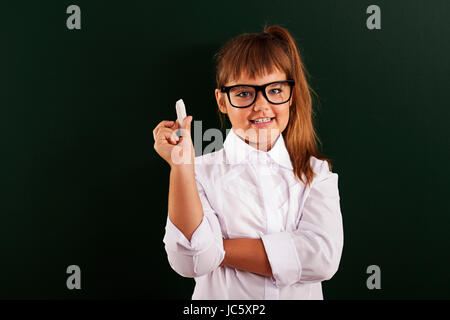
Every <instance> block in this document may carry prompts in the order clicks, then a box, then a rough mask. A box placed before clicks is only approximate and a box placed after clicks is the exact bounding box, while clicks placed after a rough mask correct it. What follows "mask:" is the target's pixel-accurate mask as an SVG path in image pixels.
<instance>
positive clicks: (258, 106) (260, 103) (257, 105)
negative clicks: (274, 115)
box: [253, 91, 269, 111]
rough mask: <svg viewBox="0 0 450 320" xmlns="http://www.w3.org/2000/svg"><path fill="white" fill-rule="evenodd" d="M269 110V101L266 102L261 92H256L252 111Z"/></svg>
mask: <svg viewBox="0 0 450 320" xmlns="http://www.w3.org/2000/svg"><path fill="white" fill-rule="evenodd" d="M267 108H269V101H267V100H266V98H265V97H264V94H263V93H262V91H260V92H258V95H257V96H256V100H255V102H254V105H253V110H255V111H259V110H264V109H267Z"/></svg>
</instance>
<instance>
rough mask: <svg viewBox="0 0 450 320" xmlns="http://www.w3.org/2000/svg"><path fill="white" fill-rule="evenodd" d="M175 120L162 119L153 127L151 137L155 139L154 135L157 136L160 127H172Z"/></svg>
mask: <svg viewBox="0 0 450 320" xmlns="http://www.w3.org/2000/svg"><path fill="white" fill-rule="evenodd" d="M175 122H176V121H171V120H163V121H161V122H160V123H158V125H157V126H156V127H155V129H153V139H155V140H156V139H157V138H156V137H157V136H158V133H159V130H160V129H162V128H172V127H174V125H175Z"/></svg>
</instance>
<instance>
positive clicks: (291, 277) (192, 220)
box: [153, 26, 343, 300]
mask: <svg viewBox="0 0 450 320" xmlns="http://www.w3.org/2000/svg"><path fill="white" fill-rule="evenodd" d="M305 73H306V71H305V69H304V66H303V64H302V61H301V59H300V56H299V53H298V50H297V47H296V45H295V42H294V40H293V38H292V36H291V35H290V34H289V32H288V31H287V30H286V29H284V28H282V27H280V26H272V27H265V28H264V32H263V33H260V34H242V35H240V36H237V37H235V38H233V39H231V40H230V41H229V42H228V43H226V44H225V46H224V47H222V49H221V50H220V52H219V53H218V54H217V70H216V81H217V89H216V90H215V96H216V100H217V105H218V109H219V111H220V112H221V113H223V114H227V115H228V118H229V120H230V122H231V124H232V129H231V130H230V132H229V133H228V135H227V136H226V139H225V142H224V145H223V148H222V149H221V150H219V151H217V152H212V153H209V154H206V155H203V156H199V157H195V159H194V149H193V145H192V139H191V135H190V129H191V122H192V116H188V117H187V118H186V119H185V121H184V122H183V124H182V126H181V128H180V126H179V125H178V124H177V123H176V122H175V121H162V122H161V123H160V124H158V126H157V127H156V128H155V129H154V130H153V135H154V139H155V145H154V148H155V150H156V151H157V152H158V154H159V155H160V156H161V157H162V158H163V159H164V160H166V161H167V162H168V163H169V165H170V167H171V170H170V188H169V206H168V217H167V224H166V233H165V236H164V240H163V241H164V243H165V249H166V252H167V255H168V259H169V263H170V265H171V267H172V268H173V269H174V270H175V271H176V272H177V273H179V274H180V275H182V276H184V277H193V278H195V281H196V285H195V289H194V293H193V295H192V299H236V300H238V299H323V295H322V287H321V282H322V281H324V280H328V279H330V278H331V277H332V276H333V275H334V274H335V272H336V271H337V269H338V266H339V262H340V258H341V253H342V248H343V228H342V217H341V211H340V197H339V190H338V175H337V174H336V173H333V172H332V171H331V164H330V162H329V161H328V160H327V159H325V158H324V157H322V156H321V155H320V154H319V152H318V150H317V149H318V148H317V142H316V139H317V136H316V133H315V131H314V128H313V123H312V115H313V111H312V102H311V90H310V89H309V87H308V83H307V82H306V77H305ZM221 120H222V119H221ZM177 129H181V130H182V131H183V135H182V137H180V138H178V137H177V135H176V134H175V132H176V130H177ZM175 154H176V155H177V157H176V158H177V161H175V160H174V155H175ZM179 157H181V158H182V159H184V161H179V159H180V158H179ZM194 160H195V161H194Z"/></svg>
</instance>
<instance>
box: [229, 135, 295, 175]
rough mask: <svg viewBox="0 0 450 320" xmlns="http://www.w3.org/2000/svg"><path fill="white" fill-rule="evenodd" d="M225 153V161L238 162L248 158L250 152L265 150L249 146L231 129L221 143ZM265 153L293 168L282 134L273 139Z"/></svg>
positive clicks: (277, 161)
mask: <svg viewBox="0 0 450 320" xmlns="http://www.w3.org/2000/svg"><path fill="white" fill-rule="evenodd" d="M223 147H224V149H225V154H226V157H227V163H229V164H238V163H241V162H243V161H244V160H245V159H247V158H248V156H249V154H250V153H252V152H266V151H261V150H257V149H255V148H253V147H251V146H249V145H248V144H247V143H246V142H245V141H244V140H242V138H240V137H239V136H238V135H237V134H236V133H235V132H234V130H233V129H231V130H230V131H229V133H228V135H227V137H226V138H225V141H224V143H223ZM267 154H268V155H269V156H270V157H271V158H272V160H274V161H275V162H276V163H278V164H279V165H281V166H283V167H286V168H288V169H293V167H292V163H291V158H290V156H289V152H288V151H287V149H286V145H285V143H284V139H283V135H282V134H280V135H279V136H278V138H277V140H276V141H275V144H274V145H273V146H272V148H271V149H270V150H269V151H267Z"/></svg>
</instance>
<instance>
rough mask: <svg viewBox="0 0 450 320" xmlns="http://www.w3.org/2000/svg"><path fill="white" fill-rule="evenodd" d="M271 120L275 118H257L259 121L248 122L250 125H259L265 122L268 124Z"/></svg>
mask: <svg viewBox="0 0 450 320" xmlns="http://www.w3.org/2000/svg"><path fill="white" fill-rule="evenodd" d="M273 119H275V117H272V118H259V119H255V120H250V122H251V123H254V124H259V123H266V122H270V121H272V120H273Z"/></svg>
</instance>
